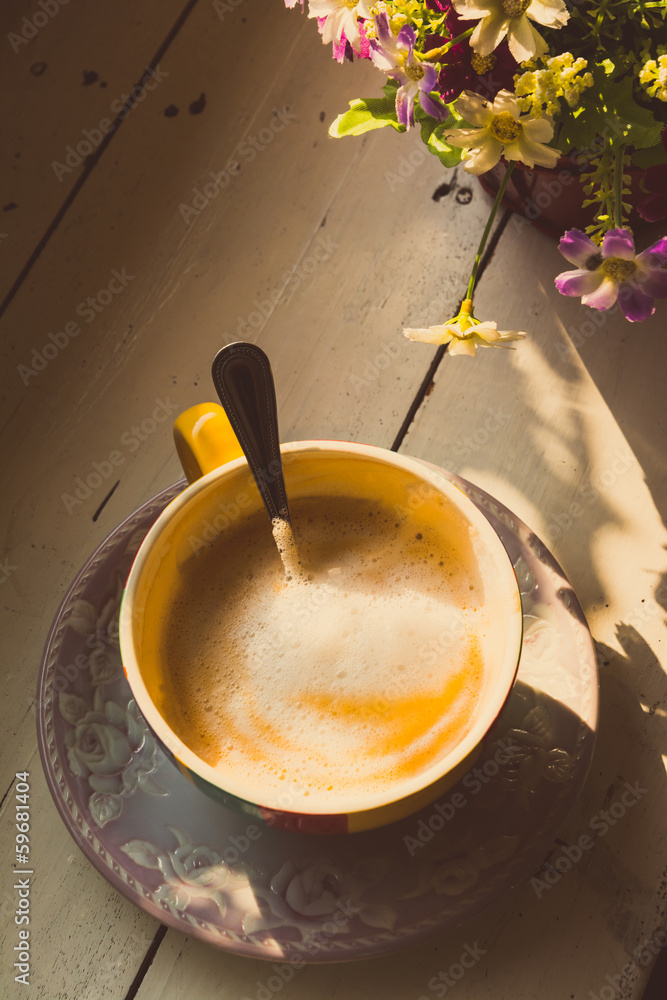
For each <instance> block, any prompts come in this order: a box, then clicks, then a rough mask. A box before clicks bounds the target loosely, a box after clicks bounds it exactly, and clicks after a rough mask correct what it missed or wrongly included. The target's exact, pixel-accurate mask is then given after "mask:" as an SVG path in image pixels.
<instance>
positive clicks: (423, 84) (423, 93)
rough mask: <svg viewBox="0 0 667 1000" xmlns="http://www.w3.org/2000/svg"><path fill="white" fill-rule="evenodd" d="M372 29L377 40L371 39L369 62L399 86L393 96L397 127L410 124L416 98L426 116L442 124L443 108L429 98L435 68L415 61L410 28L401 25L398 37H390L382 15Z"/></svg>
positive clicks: (435, 76) (412, 30) (433, 84)
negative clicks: (375, 33) (398, 124)
mask: <svg viewBox="0 0 667 1000" xmlns="http://www.w3.org/2000/svg"><path fill="white" fill-rule="evenodd" d="M375 28H376V31H377V36H378V37H377V39H375V38H373V39H371V59H372V60H373V63H374V64H375V66H377V68H378V69H381V70H383V71H384V72H385V73H388V74H389V76H391V77H393V78H394V79H395V80H398V82H399V84H400V87H399V88H398V91H397V92H396V117H397V118H398V121H399V122H400V124H401V125H405V126H406V127H407V128H410V126H411V125H413V124H414V120H415V117H414V107H415V97H417V96H419V103H420V104H421V106H422V108H423V109H424V111H425V112H426V114H427V115H432V116H433V117H434V118H437V119H438V120H439V121H442V119H443V118H444V116H445V112H446V108H444V107H443V106H442V104H439V103H436V101H434V100H433V99H432V98H431V97H429V94H430V92H431V91H432V90H435V88H436V85H437V82H438V71H437V70H436V68H435V66H432V65H430V64H429V63H422V62H420V61H419V60H418V59H415V54H414V47H415V31H414V28H412V27H410V25H409V24H404V25H403V27H402V28H401V30H400V31H399V33H398V35H394V33H393V31H392V30H391V28H390V26H389V18H388V17H387V15H386V14H379V15H378V16H377V17H376V18H375Z"/></svg>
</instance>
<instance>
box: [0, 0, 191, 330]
mask: <svg viewBox="0 0 667 1000" xmlns="http://www.w3.org/2000/svg"><path fill="white" fill-rule="evenodd" d="M198 3H199V0H188V2H187V3H186V5H185V7H184V8H183V10H182V11H181V13H180V14H179V16H178V17H177V19H176V21H175V22H174V24H173V25H172V27H171V28H170V30H169V32H168V33H167V36H166V38H165V39H164V41H163V42H162V43H161V45H160V47H159V48H158V50H157V52H156V53H155V55H154V56H153V58H152V59H151V61H150V62H149V63H148V64H147V65H146V66H145V67H144V68H143V70H142V72H141V77H140V78H139V80H138V81H137V83H136V84H135V85H134V86H135V87H139V86H140V85H141V80H142V79H143V78H144V77H145V75H146V71H147V70H151V69H153V70H154V69H156V68H157V65H158V63H159V62H160V60H161V59H162V58H163V56H164V55H165V53H166V52H167V50H168V49H169V47H170V45H171V43H172V42H173V41H174V39H175V37H176V35H177V34H178V33H179V31H180V30H181V28H182V27H183V25H184V24H185V22H186V20H187V19H188V17H189V16H190V14H191V13H192V11H193V10H194V8H195V7H196V6H197V4H198ZM132 90H134V87H133V88H131V89H130V94H131V93H132ZM131 109H132V98H131V96H130V97H128V99H127V101H126V102H125V103H124V104H123V107H122V108H121V110H120V111H119V112H118V115H117V116H116V118H115V119H114V121H113V129H112V130H111V131H110V132H107V134H106V135H105V136H104V139H103V140H102V142H101V143H100V144H99V146H98V147H97V149H96V150H95V152H94V153H91V154H90V155H89V156H88V157H86V165H85V167H84V169H83V172H82V174H81V176H80V177H79V179H78V180H77V181H76V182H75V184H74V186H73V187H72V190H71V191H70V193H69V194H68V195H67V197H66V198H65V200H64V202H63V203H62V205H61V206H60V208H59V209H58V211H57V212H56V214H55V216H54V217H53V219H52V220H51V222H50V224H49V225H48V226H47V229H46V231H45V233H44V235H43V236H42V238H41V239H40V240H39V242H38V244H37V246H36V247H35V249H34V250H33V251H32V253H31V254H30V256H29V257H28V259H27V261H26V262H25V264H24V265H23V267H22V268H21V270H20V272H19V275H18V277H17V278H16V281H15V282H14V284H13V285H12V286H11V288H10V289H9V291H8V292H7V294H6V296H5V298H4V299H3V301H2V303H1V304H0V318H1V317H2V316H4V314H5V312H6V311H7V309H8V307H9V305H10V304H11V302H12V301H13V299H14V298H15V296H16V294H17V293H18V291H19V289H20V288H21V286H22V285H23V282H24V281H25V280H26V278H27V277H28V275H29V274H30V272H31V270H32V268H33V267H34V265H35V264H36V263H37V261H38V260H39V258H40V257H41V255H42V252H43V251H44V249H45V248H46V246H47V245H48V243H49V241H50V239H51V237H52V236H53V234H54V233H55V232H56V230H57V229H58V227H59V225H60V223H61V222H62V220H63V219H64V217H65V215H66V214H67V210H68V209H69V208H70V206H71V205H72V204H73V202H74V200H75V198H76V196H77V195H78V193H79V191H80V190H81V188H82V187H83V185H84V184H85V183H86V181H87V180H88V178H89V177H90V175H91V173H92V171H93V170H94V169H95V167H96V166H97V164H98V162H99V160H100V158H101V156H102V154H103V153H104V151H105V150H106V149H107V148H108V146H109V143H110V142H111V141H112V139H113V137H114V136H115V135H116V132H117V131H118V129H119V128H120V126H121V125H122V124H123V121H124V120H125V119H126V118H127V117H129V116H128V111H130V110H131Z"/></svg>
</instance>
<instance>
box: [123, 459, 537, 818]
mask: <svg viewBox="0 0 667 1000" xmlns="http://www.w3.org/2000/svg"><path fill="white" fill-rule="evenodd" d="M322 451H330V452H341V453H343V454H347V455H349V454H353V455H358V456H361V457H367V458H370V459H373V460H376V461H381V462H384V463H386V464H389V465H392V466H394V467H398V468H400V469H403V470H404V471H406V472H409V473H412V474H413V475H415V476H417V477H418V478H419V479H421V480H423V481H426V482H427V483H430V485H432V486H433V487H435V489H437V490H439V491H440V492H441V493H443V494H444V495H445V496H447V497H448V498H449V499H450V500H453V501H454V502H455V504H456V505H457V507H459V508H460V509H461V510H462V511H463V513H464V514H465V515H466V517H468V519H469V521H470V522H471V524H472V525H473V527H474V528H475V529H476V530H477V531H478V532H479V534H480V536H481V537H482V540H483V542H484V544H485V548H487V550H488V549H490V550H491V551H493V552H494V553H495V556H496V563H497V564H498V565H502V566H503V567H504V568H505V570H506V572H507V581H508V582H511V583H512V596H513V597H514V598H515V601H514V604H513V606H512V607H510V602H509V596H508V598H507V605H508V607H507V611H508V614H507V616H506V625H507V629H506V635H507V641H506V649H505V657H504V659H503V661H502V674H503V683H502V685H501V686H500V689H499V694H497V695H496V697H494V698H493V700H491V699H489V704H488V705H485V706H484V707H483V710H482V711H480V712H479V714H478V717H477V719H476V720H475V722H474V724H473V726H472V727H471V728H470V729H469V730H468V732H467V733H466V735H465V737H464V738H463V739H462V740H461V741H460V742H458V743H456V745H455V746H454V747H453V748H451V750H450V751H449V752H447V753H446V754H445V755H444V756H443V757H441V758H439V759H438V761H437V762H436V763H435V764H432V765H431V766H430V767H429V768H427V769H426V770H424V771H421V772H420V773H419V774H418V775H412V776H411V777H409V778H403V779H400V780H399V781H397V782H396V783H394V784H391V785H390V786H389V787H388V788H387V789H385V790H384V791H381V792H374V793H369V794H368V796H367V797H366V798H365V799H364V800H363V804H359V801H358V797H357V799H356V800H355V801H354V802H351V801H350V802H348V803H347V804H346V803H345V801H344V798H343V797H341V798H340V799H339V800H338V802H337V803H336V808H334V809H333V810H332V808H331V805H327V804H326V803H325V802H322V803H321V804H319V805H317V804H315V805H312V806H311V805H310V804H306V802H305V801H304V800H303V799H299V801H298V803H296V802H295V803H294V806H293V807H291V808H283V807H282V806H278V805H275V804H274V805H270V804H268V803H266V802H260V801H257V796H255V795H254V794H253V791H252V789H251V788H250V787H246V786H244V785H243V784H242V782H240V781H239V780H235V778H234V776H228V775H225V774H223V773H221V771H219V770H217V769H216V768H215V767H213V766H212V765H210V764H207V763H206V762H205V761H203V760H202V759H201V758H200V757H199V756H197V755H196V754H195V753H194V752H193V751H192V750H191V749H190V748H189V747H188V746H187V744H186V743H184V742H183V741H182V740H181V739H180V737H179V736H177V735H176V733H175V732H174V731H173V730H172V729H171V727H170V726H169V725H168V724H167V722H166V721H165V719H164V718H163V717H162V715H161V714H160V712H159V710H158V708H157V706H156V704H155V702H154V701H153V698H152V696H151V694H150V692H149V691H148V688H147V686H146V684H145V683H144V679H143V676H142V673H141V668H140V666H139V662H138V657H137V655H136V650H135V642H134V629H133V622H134V613H133V611H132V604H133V601H134V599H135V597H136V594H137V590H138V587H139V582H140V580H141V575H142V571H143V569H144V567H145V565H146V562H147V560H148V558H149V556H150V554H151V551H152V549H153V547H154V545H155V543H156V541H157V540H158V539H159V537H160V535H161V534H162V531H163V530H164V528H165V527H166V525H167V524H169V523H170V522H171V521H172V520H173V518H174V517H176V516H177V514H178V513H179V512H180V511H181V510H182V509H183V508H184V507H186V506H187V505H188V503H189V502H190V501H191V500H192V499H193V498H194V497H196V496H198V495H199V494H200V493H202V492H203V491H205V490H207V489H208V488H209V487H210V486H211V485H212V484H213V483H215V482H217V481H218V480H224V479H226V478H228V477H229V476H231V475H232V474H233V473H234V472H235V471H236V470H238V469H240V468H242V467H244V466H247V462H246V459H245V457H244V456H241V457H240V458H236V459H233V460H232V461H231V462H227V463H225V464H224V465H221V466H219V467H218V468H216V469H213V470H212V471H211V472H208V473H206V474H205V475H204V476H201V477H200V478H199V479H197V480H195V481H194V482H193V483H190V484H189V485H188V486H187V487H186V488H185V489H184V490H183V491H182V492H181V493H179V495H178V496H177V497H175V498H174V499H173V500H172V501H171V502H170V503H169V504H168V505H167V507H165V509H164V510H163V511H162V512H161V514H160V515H159V516H158V518H157V520H156V521H155V522H154V523H153V525H151V527H150V529H149V531H148V533H147V534H146V537H145V538H144V540H143V541H142V543H141V545H140V547H139V550H138V552H137V554H136V556H135V558H134V561H133V563H132V566H131V568H130V572H129V575H128V578H127V581H126V585H125V589H124V592H123V596H122V600H121V606H120V618H119V642H120V650H121V658H122V662H123V669H124V671H125V676H126V679H127V681H128V684H129V686H130V690H131V691H132V695H133V697H134V699H135V701H136V704H137V707H138V708H139V711H140V712H141V714H142V715H143V717H144V719H145V720H146V722H147V723H148V725H149V727H150V728H151V730H152V731H153V732H154V733H155V735H156V736H157V738H158V740H159V741H161V742H162V743H163V745H164V746H165V747H166V749H167V751H168V752H169V753H170V754H172V755H173V756H174V757H175V758H176V759H177V761H179V762H180V764H182V765H183V766H184V767H185V768H186V769H187V770H190V771H192V772H193V773H194V774H195V775H197V776H198V777H199V778H200V779H202V780H204V781H205V782H208V783H209V784H211V785H213V786H214V787H215V788H216V789H218V790H219V791H220V792H222V793H224V794H228V795H231V796H234V797H235V798H238V799H240V800H242V801H245V802H248V803H251V804H253V805H255V806H258V807H260V808H267V809H270V810H275V809H279V810H280V811H283V812H286V813H290V812H293V813H298V814H301V815H312V816H325V815H327V816H329V815H353V814H355V813H356V814H360V813H366V812H369V811H372V810H374V809H381V808H383V807H386V806H389V805H392V804H394V803H397V802H400V801H402V800H403V799H406V798H410V797H411V796H415V795H418V794H419V793H421V792H423V791H424V790H425V789H427V788H428V787H429V786H430V785H432V784H435V783H436V782H438V781H439V780H441V779H443V778H444V777H445V776H446V775H447V774H448V773H450V772H451V771H453V770H454V769H455V768H456V767H457V766H458V765H460V764H461V763H462V762H463V761H464V760H465V759H466V757H468V756H469V755H470V754H471V753H472V751H473V750H474V749H475V748H476V747H477V746H478V745H479V744H480V743H481V741H482V740H483V739H484V737H485V735H486V734H487V733H488V731H489V729H490V728H491V726H492V725H493V723H494V722H495V720H496V719H497V717H498V715H499V714H500V711H501V710H502V707H503V705H504V704H505V702H506V700H507V697H508V695H509V692H510V690H511V688H512V685H513V684H514V680H515V678H516V675H517V672H518V669H519V659H520V653H521V644H522V639H523V615H522V607H521V595H520V591H519V584H518V581H517V578H516V574H515V572H514V567H513V566H512V562H511V560H510V557H509V555H508V553H507V552H506V550H505V547H504V545H503V543H502V541H501V539H500V538H499V536H498V534H497V533H496V531H495V530H494V528H493V527H492V525H491V524H490V523H489V521H488V520H487V518H486V517H485V516H484V514H483V513H482V511H480V510H479V509H478V508H477V507H476V505H475V504H474V503H473V502H472V500H471V499H470V498H469V497H468V496H467V495H466V494H465V493H464V492H463V491H462V490H460V489H459V488H458V487H457V486H456V485H455V484H454V483H452V482H451V481H450V480H449V479H447V478H446V477H445V476H444V475H443V474H442V473H440V472H438V471H436V469H434V468H433V467H432V466H430V465H427V464H425V463H423V462H421V461H420V460H419V459H417V458H413V457H411V456H407V455H402V454H398V453H397V452H392V451H390V450H389V449H386V448H381V447H379V446H377V445H367V444H361V443H358V442H348V441H336V440H309V441H292V442H288V443H285V444H281V453H283V454H291V453H294V452H298V453H299V454H302V453H303V454H307V453H308V452H322ZM254 509H259V508H255V507H253V510H254ZM510 622H511V623H512V624H513V626H514V627H513V630H512V631H511V630H510ZM500 695H502V697H500Z"/></svg>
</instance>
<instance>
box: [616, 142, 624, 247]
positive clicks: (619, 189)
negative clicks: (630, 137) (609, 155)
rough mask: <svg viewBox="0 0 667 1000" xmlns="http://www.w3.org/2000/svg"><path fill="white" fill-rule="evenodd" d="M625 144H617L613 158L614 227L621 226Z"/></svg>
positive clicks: (618, 227) (619, 227)
mask: <svg viewBox="0 0 667 1000" xmlns="http://www.w3.org/2000/svg"><path fill="white" fill-rule="evenodd" d="M624 153H625V146H617V148H616V157H615V159H614V228H615V229H621V228H622V226H623V154H624Z"/></svg>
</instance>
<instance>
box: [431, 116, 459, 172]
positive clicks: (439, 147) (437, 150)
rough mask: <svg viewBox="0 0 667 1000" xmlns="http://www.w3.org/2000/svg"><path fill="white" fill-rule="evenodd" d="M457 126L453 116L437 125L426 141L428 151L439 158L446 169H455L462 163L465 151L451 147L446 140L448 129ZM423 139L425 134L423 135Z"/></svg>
mask: <svg viewBox="0 0 667 1000" xmlns="http://www.w3.org/2000/svg"><path fill="white" fill-rule="evenodd" d="M456 124H457V121H456V118H455V117H454V115H452V116H451V117H450V118H448V119H447V121H444V122H441V123H440V124H439V125H437V126H436V127H435V128H434V129H433V131H432V132H431V134H430V136H429V137H428V139H427V141H426V146H427V149H428V150H429V152H430V153H433V155H434V156H437V157H438V159H439V160H440V162H441V163H442V164H443V166H445V167H455V166H457V164H459V163H460V162H461V157H462V156H463V150H462V149H459V147H458V146H450V145H449V143H448V142H447V140H446V139H445V138H444V133H445V132H446V131H447V129H450V128H454V127H455V126H456ZM422 138H423V134H422Z"/></svg>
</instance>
